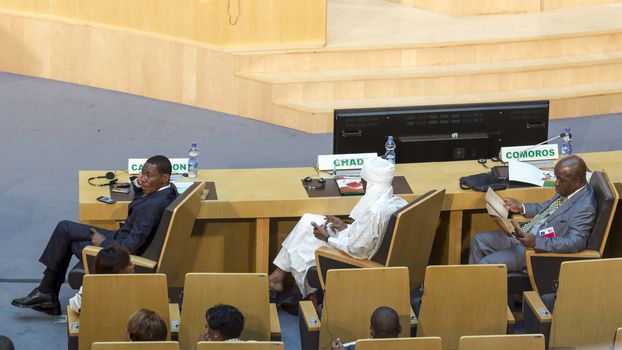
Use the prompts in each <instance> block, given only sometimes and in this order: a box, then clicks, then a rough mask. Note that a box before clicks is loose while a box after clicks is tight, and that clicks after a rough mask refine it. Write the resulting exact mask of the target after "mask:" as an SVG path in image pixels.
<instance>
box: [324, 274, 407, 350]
mask: <svg viewBox="0 0 622 350" xmlns="http://www.w3.org/2000/svg"><path fill="white" fill-rule="evenodd" d="M380 306H389V307H391V308H393V309H394V310H395V311H397V313H398V315H399V317H400V325H401V326H402V332H401V333H400V336H402V337H406V336H408V334H409V333H410V288H409V283H408V268H406V267H381V268H365V269H334V270H329V271H328V273H327V274H326V290H325V294H324V307H323V309H322V316H321V319H322V322H321V325H320V346H319V348H320V349H322V350H326V349H330V348H331V344H332V342H333V341H335V339H337V338H338V337H339V338H341V340H342V341H343V342H344V343H347V342H351V341H355V340H357V339H364V338H369V319H370V317H371V314H372V313H373V312H374V310H376V308H378V307H380Z"/></svg>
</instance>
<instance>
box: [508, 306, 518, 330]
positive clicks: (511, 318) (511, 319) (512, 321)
mask: <svg viewBox="0 0 622 350" xmlns="http://www.w3.org/2000/svg"><path fill="white" fill-rule="evenodd" d="M506 317H507V322H508V326H513V325H514V324H515V323H516V319H515V318H514V314H513V313H512V310H510V307H509V306H508V307H507V316H506Z"/></svg>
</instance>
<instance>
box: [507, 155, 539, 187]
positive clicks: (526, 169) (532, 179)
mask: <svg viewBox="0 0 622 350" xmlns="http://www.w3.org/2000/svg"><path fill="white" fill-rule="evenodd" d="M508 166H509V172H510V181H520V182H525V183H528V184H533V185H536V186H540V187H542V185H544V179H545V175H544V173H543V172H542V170H540V169H538V168H536V167H535V166H533V165H531V164H529V163H523V162H519V161H516V160H510V161H509V162H508Z"/></svg>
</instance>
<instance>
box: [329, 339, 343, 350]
mask: <svg viewBox="0 0 622 350" xmlns="http://www.w3.org/2000/svg"><path fill="white" fill-rule="evenodd" d="M331 349H332V350H344V347H343V343H342V342H341V339H339V338H337V339H335V341H334V342H333V344H332V346H331Z"/></svg>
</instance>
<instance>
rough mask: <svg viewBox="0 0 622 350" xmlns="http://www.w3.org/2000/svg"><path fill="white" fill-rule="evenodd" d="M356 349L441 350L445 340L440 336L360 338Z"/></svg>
mask: <svg viewBox="0 0 622 350" xmlns="http://www.w3.org/2000/svg"><path fill="white" fill-rule="evenodd" d="M355 348H356V350H386V349H390V350H441V349H442V348H443V342H442V341H441V338H439V337H421V338H388V339H359V340H357V341H356V347H355Z"/></svg>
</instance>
